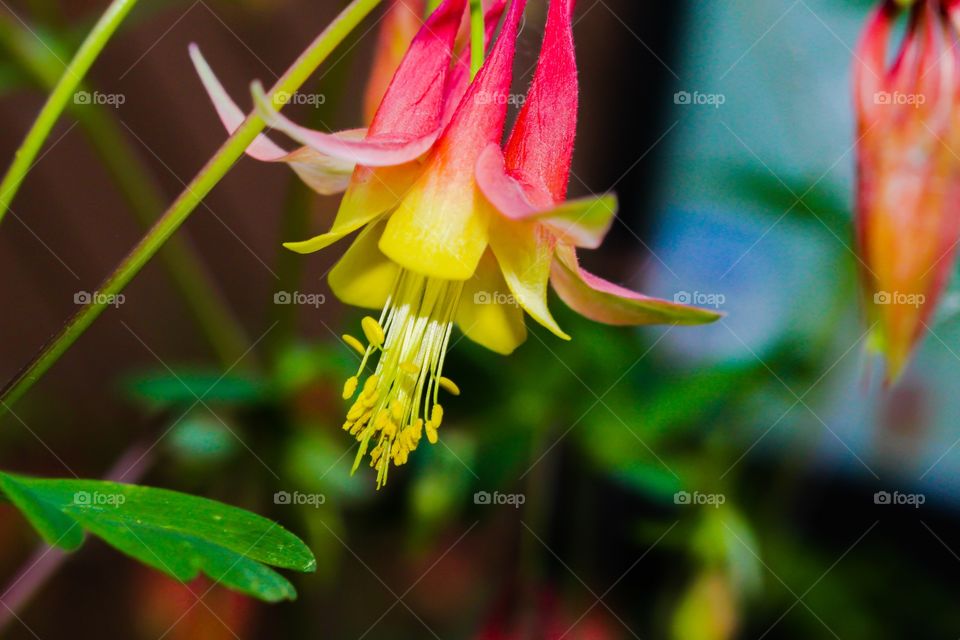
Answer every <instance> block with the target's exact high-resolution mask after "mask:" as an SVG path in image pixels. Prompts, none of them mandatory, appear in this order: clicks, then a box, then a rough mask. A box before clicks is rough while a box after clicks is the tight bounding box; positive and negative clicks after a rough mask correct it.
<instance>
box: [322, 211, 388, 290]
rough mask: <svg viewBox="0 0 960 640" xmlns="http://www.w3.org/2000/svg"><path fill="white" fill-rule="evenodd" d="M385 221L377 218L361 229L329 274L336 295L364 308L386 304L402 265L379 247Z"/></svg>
mask: <svg viewBox="0 0 960 640" xmlns="http://www.w3.org/2000/svg"><path fill="white" fill-rule="evenodd" d="M384 224H385V223H384V222H378V223H376V224H372V225H370V226H368V227H367V228H366V229H364V230H363V231H361V232H360V235H358V236H357V239H356V240H354V241H353V244H352V245H350V248H349V249H348V250H347V252H346V253H345V254H343V257H342V258H340V261H339V262H337V264H336V266H335V267H334V268H333V269H332V270H331V271H330V275H329V276H327V282H328V283H329V284H330V289H331V290H332V291H333V295H335V296H337V299H338V300H340V301H341V302H343V303H345V304H349V305H353V306H355V307H363V308H364V309H382V308H383V306H384V305H385V304H386V302H387V298H388V297H389V296H390V292H391V291H392V290H393V285H394V283H395V282H396V280H397V276H398V275H399V273H400V267H398V266H397V265H396V264H394V263H393V262H391V261H390V259H389V258H387V257H386V256H385V255H383V253H382V252H381V251H380V249H378V248H377V241H378V240H379V239H380V234H381V233H383V227H384Z"/></svg>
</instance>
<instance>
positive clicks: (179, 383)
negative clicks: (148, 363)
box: [124, 371, 266, 406]
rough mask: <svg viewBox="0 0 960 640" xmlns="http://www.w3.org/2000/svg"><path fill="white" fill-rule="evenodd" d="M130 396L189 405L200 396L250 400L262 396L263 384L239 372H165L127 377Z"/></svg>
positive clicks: (241, 401)
mask: <svg viewBox="0 0 960 640" xmlns="http://www.w3.org/2000/svg"><path fill="white" fill-rule="evenodd" d="M124 387H125V389H126V391H127V392H128V393H129V394H130V395H131V396H133V397H134V398H136V399H138V400H141V401H146V402H147V403H149V404H160V405H164V406H169V405H186V406H190V405H193V404H195V403H196V402H197V398H201V399H202V400H203V402H206V403H213V404H234V405H248V404H253V403H256V402H258V401H260V400H261V399H263V398H264V396H265V395H266V385H265V384H264V383H263V382H262V381H260V380H256V379H252V378H247V377H244V376H239V375H228V376H224V375H222V374H220V373H217V372H214V371H211V372H206V371H180V372H176V373H174V374H170V373H167V372H163V373H158V374H150V375H145V376H141V377H136V378H131V379H129V380H128V381H127V382H126V383H125V385H124Z"/></svg>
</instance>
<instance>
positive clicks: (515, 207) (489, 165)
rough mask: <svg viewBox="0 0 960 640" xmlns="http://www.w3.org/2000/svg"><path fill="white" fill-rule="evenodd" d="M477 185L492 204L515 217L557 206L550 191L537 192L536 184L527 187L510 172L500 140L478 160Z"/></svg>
mask: <svg viewBox="0 0 960 640" xmlns="http://www.w3.org/2000/svg"><path fill="white" fill-rule="evenodd" d="M477 185H478V186H479V187H480V191H482V192H483V195H485V196H486V197H487V200H489V201H490V204H492V205H493V206H494V207H496V209H497V210H498V211H499V212H500V213H502V214H503V215H504V216H506V217H507V218H509V219H511V220H524V219H526V218H530V217H533V216H535V215H537V214H539V213H541V212H543V211H544V210H545V209H548V208H550V207H551V206H552V205H553V200H552V198H551V197H550V194H549V193H545V192H540V193H537V192H536V191H535V189H534V188H533V187H527V188H524V185H522V184H520V182H519V181H518V180H516V179H515V178H513V177H511V176H510V175H508V174H507V171H506V168H505V166H504V158H503V152H501V151H500V145H498V144H496V143H494V144H490V145H488V146H487V148H486V149H484V150H483V152H482V153H481V154H480V158H479V159H478V160H477ZM533 200H536V201H537V202H538V203H539V206H538V205H536V204H534V203H533Z"/></svg>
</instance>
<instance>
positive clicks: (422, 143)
mask: <svg viewBox="0 0 960 640" xmlns="http://www.w3.org/2000/svg"><path fill="white" fill-rule="evenodd" d="M252 92H253V99H254V102H255V103H256V105H257V111H258V112H259V113H260V116H261V117H262V118H263V119H264V120H265V121H266V123H267V124H268V125H269V126H270V127H272V128H274V129H278V130H280V131H283V132H284V133H285V134H287V135H288V136H290V137H291V138H293V139H294V140H296V141H297V142H299V143H301V144H304V145H306V146H308V147H310V148H311V149H313V150H315V151H318V152H320V153H322V154H325V155H328V156H333V157H335V158H339V159H342V160H347V161H349V162H353V163H355V164H359V165H363V166H366V167H389V166H394V165H398V164H404V163H406V162H412V161H413V160H416V159H417V158H419V157H420V156H422V155H423V154H424V153H426V152H427V151H429V150H430V147H432V146H433V143H434V142H436V140H437V137H438V136H439V135H440V129H439V128H437V129H434V130H433V131H432V132H430V133H429V134H427V135H426V136H423V137H420V138H413V137H411V136H408V135H403V134H380V135H373V134H371V135H368V136H367V137H366V138H364V139H363V140H351V139H348V138H344V137H343V136H341V135H339V134H336V133H324V132H323V131H314V130H313V129H308V128H306V127H301V126H300V125H298V124H297V123H295V122H293V121H292V120H290V119H289V118H287V117H286V116H284V115H282V114H280V113H278V112H277V110H276V109H275V108H274V107H273V105H272V104H271V103H270V101H269V100H268V99H267V96H266V95H265V94H264V91H263V86H261V85H260V83H258V82H255V83H254V84H253V86H252ZM371 132H372V127H371Z"/></svg>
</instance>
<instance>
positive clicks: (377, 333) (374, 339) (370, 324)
mask: <svg viewBox="0 0 960 640" xmlns="http://www.w3.org/2000/svg"><path fill="white" fill-rule="evenodd" d="M360 326H361V327H362V328H363V335H365V336H367V340H368V341H369V342H370V344H372V345H373V346H375V347H382V346H383V341H384V339H385V336H384V335H383V327H381V326H380V323H379V322H377V321H376V320H374V319H373V318H371V317H370V316H364V318H363V320H361V321H360Z"/></svg>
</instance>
